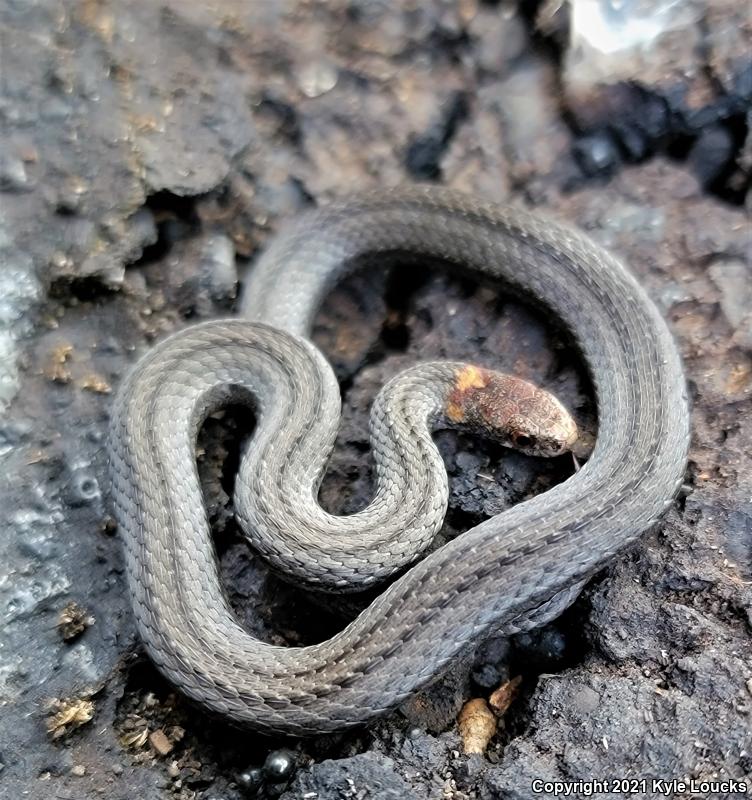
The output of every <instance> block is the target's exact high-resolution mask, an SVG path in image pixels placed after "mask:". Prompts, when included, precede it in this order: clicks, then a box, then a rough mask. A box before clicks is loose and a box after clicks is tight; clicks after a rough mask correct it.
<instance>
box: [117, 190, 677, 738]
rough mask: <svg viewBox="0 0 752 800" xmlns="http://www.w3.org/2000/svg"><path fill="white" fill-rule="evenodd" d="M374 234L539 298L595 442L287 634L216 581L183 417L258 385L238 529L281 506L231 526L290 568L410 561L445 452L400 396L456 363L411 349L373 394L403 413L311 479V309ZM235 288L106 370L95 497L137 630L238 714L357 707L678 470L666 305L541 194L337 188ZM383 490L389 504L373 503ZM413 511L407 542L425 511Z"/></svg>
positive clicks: (282, 718)
mask: <svg viewBox="0 0 752 800" xmlns="http://www.w3.org/2000/svg"><path fill="white" fill-rule="evenodd" d="M395 258H398V259H399V263H400V264H401V265H402V266H401V268H403V269H410V268H411V267H410V264H411V263H415V261H418V260H420V259H423V260H431V261H434V260H438V261H440V262H442V263H445V264H447V265H449V266H454V267H456V268H459V269H462V270H465V271H468V272H470V273H474V274H476V275H477V276H479V277H487V278H492V279H499V280H500V281H502V282H503V283H504V284H505V285H506V286H507V287H509V288H511V289H512V290H514V291H516V292H519V293H522V294H524V295H526V296H527V297H529V298H530V299H532V300H533V301H535V302H537V303H540V304H542V305H543V306H545V307H546V308H548V309H549V310H550V311H551V312H553V313H554V314H555V315H556V316H557V317H558V318H559V319H560V320H561V322H562V323H563V325H564V326H565V327H566V328H567V329H568V330H569V331H570V332H571V334H572V336H573V338H574V340H575V343H576V345H577V347H578V348H579V350H580V351H581V354H582V357H583V359H584V362H585V364H586V367H587V369H588V370H589V373H590V376H591V378H592V382H593V385H594V389H595V394H596V400H597V407H598V436H597V441H596V444H595V448H594V450H593V453H592V455H591V457H590V459H589V460H588V462H587V463H586V464H585V465H584V466H583V468H582V469H580V470H579V472H577V473H576V474H575V475H573V476H572V477H571V478H570V479H568V480H567V481H565V482H564V483H561V484H559V485H557V486H555V487H554V488H553V489H551V490H549V491H548V492H546V493H544V494H543V495H539V496H537V497H534V498H532V499H530V500H528V501H526V502H523V503H520V504H518V505H516V506H514V507H512V508H510V509H508V510H506V511H504V512H503V513H501V514H499V515H497V516H494V517H492V518H490V519H488V520H486V521H485V522H483V523H481V524H479V525H477V526H475V527H474V528H472V529H471V530H469V531H467V532H466V533H464V534H463V535H461V536H459V537H457V538H456V539H454V540H453V541H450V542H449V543H448V544H446V545H444V546H442V547H440V548H439V549H437V550H435V551H434V552H432V553H430V554H429V555H428V556H426V557H425V558H423V559H422V560H420V561H418V562H417V563H414V564H413V565H412V566H410V568H409V569H406V570H402V574H401V575H400V577H398V578H397V579H396V580H395V581H394V582H392V583H391V584H390V585H389V586H388V588H386V589H385V590H384V591H383V592H382V593H381V594H380V595H379V596H378V597H377V598H376V599H375V600H374V601H373V602H372V603H371V605H370V606H368V608H366V609H365V610H364V611H363V612H362V613H361V614H360V615H359V616H358V617H357V618H356V619H355V620H354V621H353V622H351V623H350V624H349V625H348V626H347V627H346V628H344V630H342V631H341V632H339V633H337V634H336V635H334V636H333V637H332V638H331V639H329V640H327V641H324V642H321V643H319V644H316V645H312V646H306V647H280V646H275V645H271V644H268V643H265V642H262V641H259V640H257V639H256V638H254V637H253V636H252V635H251V634H250V633H248V632H247V631H246V630H245V629H244V628H242V627H241V625H240V624H239V623H238V621H237V619H236V617H235V615H234V614H233V612H232V610H231V608H230V606H229V603H228V601H227V599H226V597H225V593H224V591H223V588H222V585H221V581H220V576H219V571H218V566H217V562H216V556H215V553H214V549H213V543H212V541H211V535H210V529H209V524H208V521H207V515H206V511H205V508H204V501H203V495H202V491H201V487H200V483H199V478H198V474H197V467H196V454H195V440H196V434H197V431H198V428H199V427H200V425H201V423H202V421H203V420H204V419H205V417H206V415H207V414H208V413H210V412H212V411H213V410H215V409H218V408H221V407H222V406H223V404H226V403H227V402H230V401H233V402H237V401H240V402H243V403H248V404H251V405H253V407H254V408H255V411H256V414H257V419H258V422H257V429H256V431H255V433H254V435H253V437H252V438H251V441H250V443H249V444H248V446H247V448H246V451H245V454H244V456H243V457H242V459H241V467H240V470H239V473H238V477H237V481H236V498H235V503H236V510H237V514H238V517H239V519H240V520H241V522H243V521H244V522H245V524H246V526H250V528H251V529H254V528H256V527H263V525H266V526H267V527H268V526H271V527H272V528H274V526H275V524H276V525H277V526H278V527H279V528H280V529H289V528H292V535H291V537H290V538H289V539H285V540H283V541H276V539H277V538H278V537H275V536H274V535H273V530H272V533H271V534H269V535H268V536H267V537H266V538H263V537H261V538H259V539H254V538H253V537H254V531H253V530H251V531H247V533H248V535H249V536H250V537H251V538H252V540H253V542H254V546H255V547H257V548H258V549H259V550H260V551H261V552H262V553H263V554H264V555H265V557H267V558H268V559H270V560H271V562H272V564H274V565H275V566H276V567H277V568H278V569H281V570H290V571H292V574H293V575H294V579H295V580H296V581H298V580H300V581H304V582H308V583H310V584H312V585H318V586H320V587H321V588H324V589H336V588H338V587H341V588H345V589H347V588H358V586H359V585H360V586H362V585H368V584H369V582H371V581H375V580H378V579H381V578H383V577H385V576H386V575H391V574H394V572H395V571H397V570H401V569H402V568H403V567H404V566H405V565H408V564H411V563H412V562H413V561H414V560H415V553H414V552H413V551H411V550H408V549H405V546H404V545H402V544H401V540H400V539H399V536H397V532H398V531H397V529H401V528H402V526H404V525H406V524H408V523H409V520H408V516H409V515H412V517H411V518H417V519H419V520H420V519H423V516H421V515H428V516H431V514H435V513H436V509H433V510H432V509H430V508H427V507H428V506H430V505H431V504H432V503H433V504H435V503H436V500H435V492H436V491H438V494H439V495H440V494H441V491H442V490H443V491H444V492H445V491H446V476H445V474H444V475H443V477H441V478H436V473H437V471H441V472H444V470H443V467H442V466H441V463H440V461H439V462H437V461H436V458H435V457H434V456H432V455H431V454H430V452H429V451H430V443H429V444H427V443H426V440H427V439H429V438H430V437H429V436H428V435H427V434H425V433H423V432H421V431H419V430H417V428H414V427H412V426H411V424H408V422H406V421H405V420H406V419H409V418H410V415H411V414H412V415H413V416H415V415H416V414H417V416H418V417H421V418H422V419H423V420H424V422H425V421H426V420H428V421H429V422H430V420H431V419H432V418H433V416H435V415H436V414H437V413H438V406H439V405H441V403H444V404H446V397H447V395H446V391H447V387H448V386H449V384H452V381H454V382H455V383H456V379H457V375H458V370H459V371H461V370H462V369H463V367H462V366H461V365H451V364H449V365H447V364H444V365H442V364H440V363H438V362H437V363H436V364H430V365H423V366H422V367H419V368H414V370H413V371H412V372H411V373H409V374H406V376H400V377H398V378H396V379H394V380H395V381H397V383H396V384H395V385H393V386H392V387H391V390H390V391H389V392H386V394H384V392H382V395H380V397H382V396H383V397H386V398H387V399H386V400H383V398H382V400H381V401H377V406H378V405H379V402H381V403H382V405H383V403H384V402H387V401H388V402H391V403H392V404H396V405H397V408H396V409H392V410H393V411H396V413H397V418H399V419H402V422H400V423H399V425H402V427H401V428H399V425H398V424H397V423H395V422H394V421H393V420H392V421H390V419H391V417H390V413H387V412H388V409H387V412H385V413H383V414H380V413H379V412H376V413H375V415H372V431H371V433H372V439H373V442H374V451H375V452H376V451H377V450H379V449H381V451H382V455H381V456H377V467H376V469H377V486H378V488H377V491H376V496H375V498H374V501H373V502H372V503H371V504H370V505H369V506H368V508H366V509H365V510H364V511H363V512H359V513H358V514H356V515H353V516H352V517H331V515H327V514H326V513H325V512H324V511H323V510H321V509H320V508H318V504H317V502H316V489H317V485H318V484H317V481H318V480H320V477H321V474H322V472H323V469H324V465H325V461H326V458H327V456H328V453H329V451H330V449H331V447H332V444H333V440H334V435H335V433H336V429H337V423H338V418H339V409H340V399H339V392H338V389H337V384H336V380H335V378H334V376H333V374H332V371H331V368H330V367H329V366H328V364H327V362H326V360H325V359H324V357H323V356H322V355H321V354H320V353H319V351H318V350H317V349H316V348H315V347H314V346H313V344H311V343H310V341H309V337H310V334H311V330H312V324H313V319H314V315H315V313H316V311H317V308H318V307H319V305H320V303H321V301H322V299H323V298H324V296H325V295H326V293H327V292H328V291H329V289H330V288H331V287H332V285H333V284H334V283H336V282H337V281H338V280H339V279H340V278H341V277H343V275H345V274H346V273H347V272H348V271H350V270H352V269H354V268H356V267H357V266H358V265H361V266H362V265H363V264H364V263H367V264H368V265H370V266H371V268H373V267H374V265H376V266H378V265H379V263H386V262H388V261H393V260H394V259H395ZM244 296H245V300H244V305H243V307H242V314H241V317H242V318H241V319H234V320H224V321H212V322H207V323H201V324H198V325H195V326H193V327H189V328H187V329H186V330H184V331H182V332H180V333H177V334H175V335H173V336H172V337H170V338H168V339H167V340H166V341H165V342H163V343H161V344H160V345H158V346H157V347H155V348H153V349H152V350H151V351H149V352H148V353H147V354H146V355H145V356H144V357H143V358H142V359H141V361H140V362H139V363H138V364H137V365H136V367H135V368H134V369H133V370H132V371H131V373H130V374H129V376H128V377H127V378H126V379H125V380H124V382H123V385H122V387H121V389H120V391H119V393H118V396H117V399H116V401H115V405H114V408H113V414H112V423H111V434H110V454H111V474H112V496H113V503H114V507H115V513H116V517H117V520H118V523H119V528H120V531H121V536H122V539H123V542H124V546H125V554H126V570H127V576H128V584H129V587H130V592H131V596H132V602H133V608H134V612H135V617H136V621H137V626H138V630H139V632H140V635H141V637H142V639H143V641H144V643H145V646H146V649H147V651H148V653H149V654H150V656H151V658H152V659H153V661H154V662H155V663H156V664H157V666H158V667H159V669H160V670H161V671H162V672H163V673H164V674H165V675H166V676H167V677H168V678H169V679H170V680H171V681H172V682H173V683H174V684H175V685H177V686H178V687H179V688H180V689H181V690H182V691H183V692H184V693H185V694H186V695H188V696H189V697H191V698H193V699H194V700H196V701H198V702H199V703H200V704H202V705H203V706H204V707H205V708H208V709H210V710H212V711H214V712H218V713H220V714H222V715H224V716H225V717H226V718H228V719H230V720H232V721H234V722H236V723H241V724H245V725H248V726H251V727H254V728H256V729H258V730H260V731H263V732H266V733H282V734H289V735H296V736H304V735H311V734H317V733H324V732H329V731H335V730H339V729H343V728H347V727H351V726H355V725H362V724H364V723H366V722H368V721H369V720H372V719H374V718H376V717H377V716H379V715H381V714H383V713H385V712H386V711H387V710H389V709H392V708H394V707H395V706H397V705H398V704H400V703H401V702H403V701H404V700H405V699H406V698H407V697H408V696H409V695H410V694H411V693H413V692H414V691H415V690H416V689H418V688H419V687H421V686H423V685H425V684H426V683H427V682H428V681H430V680H431V679H432V678H433V677H434V676H436V675H437V674H438V673H440V672H441V671H442V669H444V668H445V667H446V666H447V665H448V664H449V663H450V662H451V660H452V659H453V658H454V657H455V656H456V655H457V654H458V653H459V652H460V651H462V650H463V649H466V648H467V647H468V646H470V645H472V644H473V643H475V642H477V641H479V640H481V639H482V637H483V636H485V635H487V634H489V633H491V632H494V633H497V632H504V631H512V630H515V629H517V628H518V627H519V625H520V621H524V619H525V618H526V616H529V615H530V614H534V613H536V610H538V611H539V610H540V609H541V608H545V604H546V603H551V602H552V598H554V599H555V598H556V597H561V596H562V592H567V591H569V592H570V593H571V592H572V591H573V587H576V586H577V585H578V584H581V583H582V582H583V581H585V580H586V579H587V578H588V577H589V576H591V575H592V574H593V573H594V572H596V571H597V570H598V569H599V568H600V567H601V566H603V564H604V563H605V562H606V561H607V560H608V559H609V558H611V557H612V556H614V555H615V554H617V553H618V552H620V551H621V550H623V549H624V548H625V547H626V546H627V545H629V544H630V543H632V542H634V541H635V540H636V538H637V537H638V536H639V535H640V534H641V533H642V532H643V531H645V530H646V529H647V528H648V527H650V526H651V525H652V524H653V523H654V522H655V521H656V520H657V519H658V518H659V517H660V515H661V514H662V513H663V512H664V511H665V510H666V508H667V507H668V506H669V505H670V504H671V502H672V499H673V497H674V496H675V494H676V492H677V490H678V488H679V486H680V485H681V482H682V478H683V475H684V469H685V465H686V458H687V448H688V437H689V412H688V402H687V397H686V390H685V381H684V378H683V374H682V367H681V363H680V359H679V356H678V353H677V350H676V347H675V344H674V342H673V340H672V338H671V336H670V334H669V331H668V329H667V326H666V324H665V323H664V321H663V320H662V318H661V317H660V315H659V313H658V311H657V309H656V308H655V307H654V305H653V304H652V302H651V301H650V300H649V298H648V297H647V295H646V293H645V292H644V291H643V289H642V288H641V287H640V286H639V285H638V283H637V282H636V281H635V279H634V278H633V277H632V275H631V274H630V273H629V272H628V271H627V270H626V269H625V268H624V267H623V266H622V265H621V264H620V263H619V262H618V261H617V260H615V259H614V258H613V257H612V256H611V255H609V254H608V253H607V252H605V251H604V250H602V249H601V248H600V247H598V246H596V245H595V244H594V243H593V242H591V241H590V240H589V239H588V238H586V237H585V236H583V235H581V234H579V233H577V232H574V231H572V230H570V229H568V228H566V227H563V226H560V225H558V224H556V223H554V222H552V221H550V220H548V219H546V218H544V217H538V216H535V215H531V214H529V213H527V212H524V211H522V210H514V209H511V208H500V207H497V206H494V205H491V204H486V203H483V202H479V201H477V200H475V199H472V198H469V197H466V196H463V195H459V194H455V193H452V192H448V191H445V190H441V189H437V188H413V189H401V190H397V191H386V192H376V193H372V194H368V195H358V196H353V197H349V198H345V199H342V200H339V201H336V202H333V203H331V204H330V205H328V206H325V207H323V208H321V209H317V210H312V211H309V212H306V213H304V214H302V215H301V216H300V217H299V218H298V219H297V220H296V221H294V222H293V223H292V224H291V225H290V226H289V227H288V228H286V229H284V230H282V231H281V232H280V233H278V234H277V235H276V237H274V238H273V239H272V240H271V242H270V243H269V245H268V246H267V248H266V250H265V252H264V253H263V254H262V255H261V257H260V259H259V260H258V262H257V263H256V264H255V266H254V268H253V270H252V273H251V276H250V280H249V282H248V284H247V286H246V289H245V295H244ZM400 381H401V383H400ZM442 385H443V386H444V389H443V390H439V389H437V388H436V387H437V386H442ZM390 397H391V398H392V399H391V400H389V398H390ZM400 415H402V416H400ZM405 415H406V416H405ZM374 419H376V422H375V423H374ZM395 425H397V428H395ZM390 437H391V439H390ZM426 453H428V455H426ZM431 458H434V460H433V461H431ZM379 459H380V460H379ZM416 464H418V466H416ZM421 465H422V466H421ZM419 467H420V468H421V469H423V470H424V474H421V475H419V473H418V469H419ZM400 470H401V471H402V477H401V478H400V477H399V476H398V473H399V472H400ZM425 481H428V482H429V483H431V481H433V484H435V486H434V488H430V487H429V488H427V486H428V484H425ZM285 482H286V484H285V486H286V488H285V489H284V492H282V490H281V489H280V488H279V487H280V486H281V485H282V484H283V483H285ZM413 484H414V485H413ZM424 484H425V485H424ZM411 486H412V489H411ZM442 487H443V489H442ZM283 488H284V487H283ZM278 490H279V491H278ZM296 493H297V494H296ZM390 496H391V501H392V505H391V506H390V508H391V509H393V511H394V513H393V516H394V519H393V520H392V523H391V525H390V524H389V516H390V515H389V514H386V515H385V513H384V508H382V507H380V504H382V505H383V503H384V502H387V500H389V497H390ZM259 497H262V498H264V499H259ZM296 497H297V498H298V499H297V500H296ZM442 502H443V503H445V500H441V499H440V502H439V504H438V505H439V509H440V507H441V503H442ZM442 513H443V512H442ZM372 515H373V516H372ZM379 515H381V516H379ZM263 520H266V522H264V523H263V525H262V523H261V521H263ZM274 520H277V522H276V523H275V522H274ZM328 524H333V525H334V526H335V527H334V528H333V529H332V531H333V532H332V533H331V535H329V536H328V537H327V534H326V530H327V528H326V525H328ZM422 524H423V523H421V524H420V525H419V526H418V527H421V525H422ZM439 524H440V523H439ZM411 535H412V536H413V538H414V539H415V538H417V540H419V541H418V548H421V547H423V546H425V544H426V541H425V540H426V539H427V538H430V535H432V534H430V532H429V533H428V534H426V532H425V531H424V530H421V531H419V532H418V533H415V532H413V533H412V534H411ZM259 536H260V534H259ZM421 537H422V539H421ZM279 538H281V537H279ZM414 546H415V544H414V543H413V544H410V547H414Z"/></svg>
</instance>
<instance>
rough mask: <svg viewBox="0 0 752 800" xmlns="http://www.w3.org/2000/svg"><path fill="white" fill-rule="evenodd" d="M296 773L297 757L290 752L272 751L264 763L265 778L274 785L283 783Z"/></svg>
mask: <svg viewBox="0 0 752 800" xmlns="http://www.w3.org/2000/svg"><path fill="white" fill-rule="evenodd" d="M294 772H295V757H294V756H293V754H292V753H291V752H290V751H289V750H272V752H271V753H269V755H268V756H267V757H266V761H264V776H265V777H266V779H267V780H268V781H271V782H272V783H281V782H282V781H286V780H288V779H289V778H291V777H292V775H293V773H294Z"/></svg>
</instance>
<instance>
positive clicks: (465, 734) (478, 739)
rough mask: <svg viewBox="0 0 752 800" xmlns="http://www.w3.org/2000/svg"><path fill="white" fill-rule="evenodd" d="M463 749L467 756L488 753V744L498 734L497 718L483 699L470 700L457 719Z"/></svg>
mask: <svg viewBox="0 0 752 800" xmlns="http://www.w3.org/2000/svg"><path fill="white" fill-rule="evenodd" d="M457 725H458V727H459V731H460V736H461V737H462V749H463V752H464V753H465V754H466V755H470V754H472V753H478V754H482V753H485V752H486V748H487V747H488V743H489V742H490V741H491V739H492V738H493V736H494V734H495V733H496V725H497V723H496V717H495V716H494V714H493V712H492V711H491V709H490V708H489V707H488V703H486V701H485V700H484V699H483V698H477V699H475V700H469V701H468V702H467V703H465V705H464V706H463V707H462V711H460V715H459V717H458V718H457Z"/></svg>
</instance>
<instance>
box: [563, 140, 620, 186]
mask: <svg viewBox="0 0 752 800" xmlns="http://www.w3.org/2000/svg"><path fill="white" fill-rule="evenodd" d="M573 150H574V157H575V158H576V159H577V163H578V164H579V165H580V169H581V170H582V171H583V172H584V173H585V175H587V176H589V177H592V176H595V175H610V174H611V173H612V172H613V171H614V170H615V169H616V167H617V166H618V164H619V150H618V148H617V147H616V143H615V142H614V140H613V138H612V137H611V136H610V134H608V133H605V132H603V131H601V132H600V133H593V134H590V135H588V136H582V137H581V138H580V139H578V140H577V141H576V142H575V144H574V148H573Z"/></svg>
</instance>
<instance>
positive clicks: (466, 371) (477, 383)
mask: <svg viewBox="0 0 752 800" xmlns="http://www.w3.org/2000/svg"><path fill="white" fill-rule="evenodd" d="M487 383H488V372H487V370H485V369H481V368H480V367H474V366H472V364H468V365H467V366H466V367H463V368H462V369H461V370H460V371H459V372H458V373H457V382H456V383H455V386H456V387H457V389H458V390H459V391H460V392H466V391H467V390H468V389H483V388H485V386H486V384H487Z"/></svg>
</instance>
